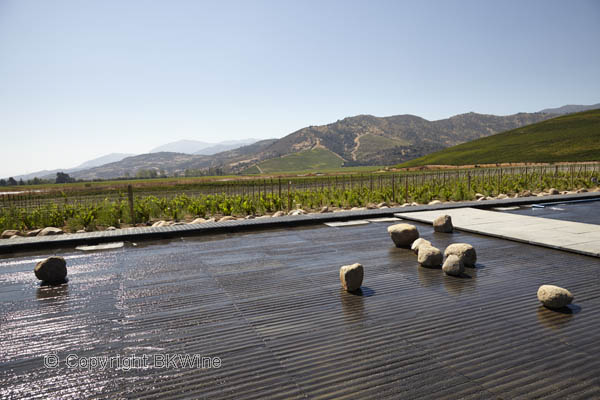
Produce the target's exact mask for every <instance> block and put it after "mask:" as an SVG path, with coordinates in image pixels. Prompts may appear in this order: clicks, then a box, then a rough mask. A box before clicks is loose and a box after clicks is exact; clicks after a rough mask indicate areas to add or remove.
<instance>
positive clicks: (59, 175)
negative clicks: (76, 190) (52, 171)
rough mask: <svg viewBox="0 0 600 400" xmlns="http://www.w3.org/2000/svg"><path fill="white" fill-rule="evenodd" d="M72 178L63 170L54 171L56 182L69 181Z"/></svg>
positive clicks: (71, 180)
mask: <svg viewBox="0 0 600 400" xmlns="http://www.w3.org/2000/svg"><path fill="white" fill-rule="evenodd" d="M73 180H74V179H73V178H71V177H70V176H69V174H65V173H64V172H57V173H56V183H70V182H73Z"/></svg>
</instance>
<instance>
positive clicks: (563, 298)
mask: <svg viewBox="0 0 600 400" xmlns="http://www.w3.org/2000/svg"><path fill="white" fill-rule="evenodd" d="M537 298H538V300H539V301H540V302H541V303H542V304H543V305H544V306H546V307H548V308H562V307H566V306H567V305H569V304H571V302H572V301H573V295H572V294H571V292H569V291H568V290H567V289H564V288H561V287H559V286H554V285H542V286H540V288H539V289H538V292H537Z"/></svg>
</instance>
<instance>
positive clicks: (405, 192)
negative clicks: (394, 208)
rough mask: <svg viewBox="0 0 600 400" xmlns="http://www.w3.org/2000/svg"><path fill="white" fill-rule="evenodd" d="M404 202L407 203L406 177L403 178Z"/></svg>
mask: <svg viewBox="0 0 600 400" xmlns="http://www.w3.org/2000/svg"><path fill="white" fill-rule="evenodd" d="M404 200H405V201H404V202H405V203H408V176H405V177H404Z"/></svg>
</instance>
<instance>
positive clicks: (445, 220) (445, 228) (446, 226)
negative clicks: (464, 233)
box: [433, 215, 454, 233]
mask: <svg viewBox="0 0 600 400" xmlns="http://www.w3.org/2000/svg"><path fill="white" fill-rule="evenodd" d="M433 230H434V231H436V232H443V233H452V231H453V230H454V227H453V226H452V217H450V216H449V215H440V216H438V217H436V219H434V220H433Z"/></svg>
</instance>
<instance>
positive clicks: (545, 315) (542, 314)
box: [537, 304, 581, 330]
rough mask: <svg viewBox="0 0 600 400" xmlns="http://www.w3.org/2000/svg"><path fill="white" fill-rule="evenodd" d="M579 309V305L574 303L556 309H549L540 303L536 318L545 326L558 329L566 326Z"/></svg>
mask: <svg viewBox="0 0 600 400" xmlns="http://www.w3.org/2000/svg"><path fill="white" fill-rule="evenodd" d="M579 311H581V307H579V306H578V305H576V304H570V305H569V306H567V307H563V308H561V309H558V310H551V309H549V308H546V307H544V306H542V305H540V306H539V307H538V309H537V318H538V321H539V322H540V323H541V324H542V325H544V326H545V327H546V328H550V329H552V330H559V329H562V328H564V327H566V326H567V325H568V324H569V323H570V322H571V321H572V320H573V318H574V315H575V314H577V313H578V312H579Z"/></svg>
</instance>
